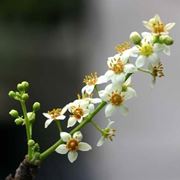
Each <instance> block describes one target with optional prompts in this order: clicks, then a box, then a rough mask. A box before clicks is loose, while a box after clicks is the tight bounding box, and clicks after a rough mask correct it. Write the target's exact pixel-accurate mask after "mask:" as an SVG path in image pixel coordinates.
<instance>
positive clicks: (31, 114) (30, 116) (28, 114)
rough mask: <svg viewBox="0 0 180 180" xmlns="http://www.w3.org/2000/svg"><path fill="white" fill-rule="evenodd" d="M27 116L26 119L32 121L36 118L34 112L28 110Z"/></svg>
mask: <svg viewBox="0 0 180 180" xmlns="http://www.w3.org/2000/svg"><path fill="white" fill-rule="evenodd" d="M27 116H28V119H29V121H30V122H34V120H35V118H36V114H35V113H34V112H28V113H27Z"/></svg>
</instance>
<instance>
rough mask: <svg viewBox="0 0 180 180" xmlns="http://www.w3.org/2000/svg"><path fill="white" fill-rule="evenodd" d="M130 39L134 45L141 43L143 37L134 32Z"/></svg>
mask: <svg viewBox="0 0 180 180" xmlns="http://www.w3.org/2000/svg"><path fill="white" fill-rule="evenodd" d="M129 38H130V40H131V42H132V43H133V44H139V43H140V42H141V36H140V34H139V33H138V32H132V33H131V34H130V36H129Z"/></svg>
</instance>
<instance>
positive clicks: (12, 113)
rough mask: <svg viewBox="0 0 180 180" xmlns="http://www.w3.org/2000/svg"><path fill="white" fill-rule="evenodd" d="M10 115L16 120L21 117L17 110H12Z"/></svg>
mask: <svg viewBox="0 0 180 180" xmlns="http://www.w3.org/2000/svg"><path fill="white" fill-rule="evenodd" d="M9 114H10V115H11V116H12V117H14V118H17V117H18V116H19V114H18V112H17V111H16V110H15V109H12V110H11V111H10V112H9Z"/></svg>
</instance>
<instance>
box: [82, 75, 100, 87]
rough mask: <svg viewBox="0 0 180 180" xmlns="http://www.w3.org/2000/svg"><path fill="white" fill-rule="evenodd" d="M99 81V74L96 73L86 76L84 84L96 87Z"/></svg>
mask: <svg viewBox="0 0 180 180" xmlns="http://www.w3.org/2000/svg"><path fill="white" fill-rule="evenodd" d="M97 79H98V77H97V73H96V72H95V73H94V74H93V73H91V74H90V75H87V76H85V78H84V80H83V82H84V83H85V84H87V85H89V86H90V85H96V82H97Z"/></svg>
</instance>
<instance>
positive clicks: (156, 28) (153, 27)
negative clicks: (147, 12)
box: [143, 15, 175, 35]
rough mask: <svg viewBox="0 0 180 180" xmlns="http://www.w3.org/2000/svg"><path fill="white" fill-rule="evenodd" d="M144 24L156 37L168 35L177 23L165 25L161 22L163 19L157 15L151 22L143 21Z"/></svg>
mask: <svg viewBox="0 0 180 180" xmlns="http://www.w3.org/2000/svg"><path fill="white" fill-rule="evenodd" d="M143 23H144V26H145V27H146V28H147V29H149V30H150V31H152V32H153V33H154V34H156V35H164V34H168V33H169V32H168V31H169V30H171V29H172V28H173V27H174V26H175V23H168V24H164V23H163V22H162V21H161V18H160V17H159V15H155V16H154V17H153V18H151V19H150V20H149V21H143Z"/></svg>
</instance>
